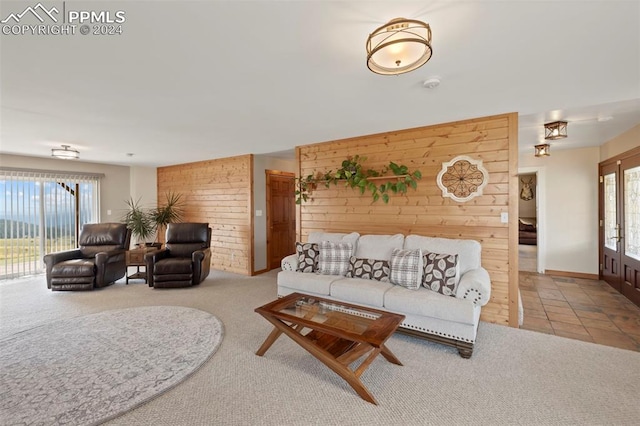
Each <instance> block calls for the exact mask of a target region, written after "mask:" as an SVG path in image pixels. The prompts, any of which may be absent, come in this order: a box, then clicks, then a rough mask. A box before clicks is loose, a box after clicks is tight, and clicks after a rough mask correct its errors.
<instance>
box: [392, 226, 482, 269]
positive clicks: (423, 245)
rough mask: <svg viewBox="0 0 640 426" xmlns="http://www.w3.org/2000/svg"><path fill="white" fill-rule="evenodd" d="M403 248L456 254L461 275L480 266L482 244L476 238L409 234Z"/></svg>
mask: <svg viewBox="0 0 640 426" xmlns="http://www.w3.org/2000/svg"><path fill="white" fill-rule="evenodd" d="M404 248H405V249H417V248H419V249H421V250H422V251H423V253H426V252H431V253H443V254H445V253H446V254H457V255H458V263H459V264H460V274H461V275H464V274H465V273H466V272H467V271H471V270H473V269H477V268H479V267H480V266H481V252H482V246H481V245H480V243H479V242H478V241H476V240H456V239H450V238H435V237H423V236H421V235H409V236H407V237H406V238H405V239H404Z"/></svg>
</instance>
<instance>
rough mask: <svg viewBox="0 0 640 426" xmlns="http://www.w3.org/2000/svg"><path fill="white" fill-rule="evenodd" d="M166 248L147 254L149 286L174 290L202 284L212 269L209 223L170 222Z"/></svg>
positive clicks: (145, 257)
mask: <svg viewBox="0 0 640 426" xmlns="http://www.w3.org/2000/svg"><path fill="white" fill-rule="evenodd" d="M165 241H166V243H165V248H164V249H163V250H157V251H153V252H150V253H147V254H146V255H145V256H144V259H145V263H146V265H147V281H148V283H149V287H155V288H175V287H189V286H192V285H197V284H200V283H201V282H202V281H204V279H205V278H206V277H207V276H208V275H209V270H210V268H211V248H210V247H211V228H209V224H208V223H169V224H168V225H167V232H166V239H165Z"/></svg>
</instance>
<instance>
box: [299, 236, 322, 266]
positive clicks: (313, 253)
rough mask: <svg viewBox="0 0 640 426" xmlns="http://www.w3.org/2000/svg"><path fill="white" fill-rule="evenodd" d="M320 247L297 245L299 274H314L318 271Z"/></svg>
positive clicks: (311, 244)
mask: <svg viewBox="0 0 640 426" xmlns="http://www.w3.org/2000/svg"><path fill="white" fill-rule="evenodd" d="M318 253H319V252H318V245H317V244H314V243H296V254H297V255H298V272H307V273H312V272H316V271H317V270H318Z"/></svg>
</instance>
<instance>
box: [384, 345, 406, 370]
mask: <svg viewBox="0 0 640 426" xmlns="http://www.w3.org/2000/svg"><path fill="white" fill-rule="evenodd" d="M380 353H381V354H382V356H383V357H385V358H386V359H387V361H389V362H390V363H392V364H397V365H402V363H401V362H400V360H399V359H398V358H396V356H395V355H394V354H393V352H391V351H390V350H389V348H388V347H387V346H386V345H384V344H383V345H382V347H381V348H380Z"/></svg>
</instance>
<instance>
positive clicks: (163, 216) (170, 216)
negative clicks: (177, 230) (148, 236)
mask: <svg viewBox="0 0 640 426" xmlns="http://www.w3.org/2000/svg"><path fill="white" fill-rule="evenodd" d="M165 197H166V198H165V203H164V205H163V206H158V207H156V208H155V209H151V211H150V218H151V220H152V221H153V223H154V225H155V230H156V241H159V239H160V235H161V234H162V233H164V230H165V229H166V228H167V225H168V224H169V223H173V222H180V221H181V220H182V215H183V214H184V202H183V201H182V194H176V193H174V192H167V193H165Z"/></svg>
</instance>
